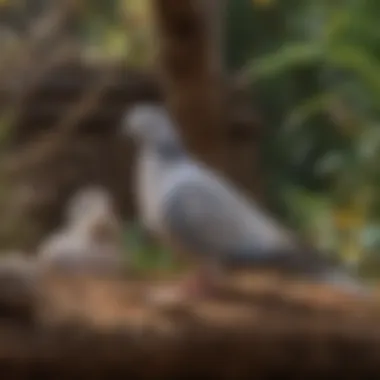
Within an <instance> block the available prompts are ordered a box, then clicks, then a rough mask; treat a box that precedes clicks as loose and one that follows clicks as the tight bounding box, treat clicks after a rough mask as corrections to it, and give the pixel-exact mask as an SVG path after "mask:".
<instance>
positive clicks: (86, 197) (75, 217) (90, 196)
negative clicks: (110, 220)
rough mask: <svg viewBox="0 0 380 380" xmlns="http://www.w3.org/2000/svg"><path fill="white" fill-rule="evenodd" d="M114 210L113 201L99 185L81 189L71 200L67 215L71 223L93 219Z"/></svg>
mask: <svg viewBox="0 0 380 380" xmlns="http://www.w3.org/2000/svg"><path fill="white" fill-rule="evenodd" d="M112 212H113V202H112V199H111V197H110V195H109V194H108V193H107V191H106V190H105V189H103V188H101V187H98V186H92V187H86V188H84V189H81V190H79V191H78V192H77V193H76V194H74V196H73V197H72V198H71V199H70V200H69V203H68V205H67V209H66V217H67V221H68V222H69V223H74V224H77V223H79V222H82V221H85V220H87V219H91V218H93V217H95V216H98V215H108V214H111V213H112Z"/></svg>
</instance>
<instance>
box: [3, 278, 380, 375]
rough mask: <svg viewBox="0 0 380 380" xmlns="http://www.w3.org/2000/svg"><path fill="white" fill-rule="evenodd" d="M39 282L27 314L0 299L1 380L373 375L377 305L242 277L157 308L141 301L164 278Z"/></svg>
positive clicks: (377, 368)
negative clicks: (205, 295)
mask: <svg viewBox="0 0 380 380" xmlns="http://www.w3.org/2000/svg"><path fill="white" fill-rule="evenodd" d="M49 277H50V278H47V277H46V278H45V279H44V280H43V281H41V283H40V288H39V290H40V291H39V293H38V296H37V297H36V294H35V293H31V295H33V297H32V298H31V300H32V301H31V304H30V306H31V308H30V309H31V310H33V312H30V310H29V313H26V312H25V310H26V309H25V308H24V313H21V312H19V313H18V314H17V315H16V314H15V313H14V312H13V313H12V309H14V307H15V306H14V305H15V302H14V301H13V302H12V303H10V302H9V297H8V295H9V292H8V293H6V295H7V297H4V296H3V295H4V289H5V287H3V288H2V289H3V290H1V291H0V306H1V308H0V317H1V320H0V337H1V340H0V341H1V344H0V347H1V349H0V375H1V376H2V378H4V379H5V378H7V379H8V378H19V379H23V378H38V379H40V380H41V379H52V378H58V377H59V378H79V376H93V377H95V378H97V379H103V378H104V379H106V378H114V379H117V378H129V377H133V378H137V379H139V378H141V379H142V378H145V379H147V378H165V379H172V378H178V376H186V375H187V376H189V375H194V376H210V377H211V376H212V377H214V376H215V377H216V378H221V379H251V378H257V379H264V378H270V377H271V376H276V375H278V376H286V375H288V376H292V377H291V378H294V377H297V378H299V377H302V378H303V377H306V376H311V375H315V374H318V375H319V374H320V375H324V376H338V375H344V376H345V378H358V379H359V378H361V377H363V376H365V375H372V376H373V378H376V377H377V376H379V375H380V365H379V362H380V361H379V359H380V324H379V319H378V318H379V310H378V306H377V305H376V304H375V303H374V302H370V301H363V300H360V299H355V298H353V297H352V296H351V297H350V296H348V295H345V294H343V293H339V292H338V291H335V292H334V291H332V289H327V288H322V287H317V286H311V285H310V286H306V284H299V283H293V284H291V283H285V282H283V281H281V280H280V279H274V278H271V277H270V276H267V275H258V274H256V275H251V274H250V275H245V276H239V277H234V278H232V277H231V278H230V279H227V281H226V283H225V285H224V286H223V288H220V292H219V295H218V296H216V297H215V298H214V299H213V300H207V301H206V300H205V301H202V302H201V301H198V302H183V303H182V304H179V303H177V304H172V305H168V306H166V307H164V306H158V305H153V304H149V303H147V302H146V301H144V294H146V293H145V292H146V291H147V290H148V289H149V288H152V287H154V288H158V287H159V286H170V285H172V284H173V283H174V282H175V280H170V281H169V280H165V282H164V281H163V280H162V279H161V280H151V281H149V282H148V281H142V280H129V281H126V280H122V279H119V280H116V279H113V280H112V279H94V278H92V279H91V278H80V277H76V278H75V277H71V278H70V277H67V278H64V277H61V278H59V277H56V276H55V277H51V276H49ZM13 282H14V279H13ZM2 284H5V283H4V281H2ZM23 296H24V298H25V294H24V295H23ZM9 316H12V319H10V318H9Z"/></svg>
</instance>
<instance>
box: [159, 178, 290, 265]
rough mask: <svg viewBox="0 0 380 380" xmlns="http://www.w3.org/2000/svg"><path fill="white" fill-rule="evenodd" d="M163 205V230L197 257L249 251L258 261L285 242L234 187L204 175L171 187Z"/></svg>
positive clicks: (275, 229)
mask: <svg viewBox="0 0 380 380" xmlns="http://www.w3.org/2000/svg"><path fill="white" fill-rule="evenodd" d="M163 203H164V206H163V208H162V209H163V211H162V212H163V214H162V222H163V226H164V228H165V229H166V231H167V232H168V233H169V234H170V235H171V236H172V237H173V238H174V240H176V242H177V244H180V245H182V246H184V247H185V249H187V250H190V251H192V252H198V253H199V254H200V255H205V256H207V255H215V256H219V257H223V255H239V252H249V255H250V259H251V260H252V261H255V260H257V262H259V261H260V260H264V261H265V260H267V252H268V254H270V253H269V252H274V250H273V248H274V247H276V246H278V245H281V244H282V243H284V242H285V240H284V239H282V236H283V235H282V232H281V233H280V232H279V231H277V226H275V225H271V224H270V223H271V222H270V220H269V219H266V218H265V215H261V214H260V212H259V211H257V213H256V210H255V209H254V208H250V206H249V204H248V203H247V204H246V203H245V202H243V201H242V200H241V199H240V198H239V194H238V193H237V192H235V191H234V189H233V188H229V187H228V186H226V185H225V184H224V183H223V181H220V180H219V179H218V178H216V177H213V176H209V175H208V174H207V173H206V175H203V176H202V175H200V176H198V177H195V178H189V179H188V180H183V181H181V182H180V183H177V184H176V185H175V186H172V187H171V188H170V190H168V191H167V193H166V195H165V197H164V200H163ZM255 254H258V256H257V257H256V258H255V257H254V255H255Z"/></svg>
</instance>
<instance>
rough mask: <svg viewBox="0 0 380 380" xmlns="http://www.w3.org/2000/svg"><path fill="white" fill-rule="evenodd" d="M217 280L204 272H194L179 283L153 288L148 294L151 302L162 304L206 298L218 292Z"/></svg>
mask: <svg viewBox="0 0 380 380" xmlns="http://www.w3.org/2000/svg"><path fill="white" fill-rule="evenodd" d="M216 291H217V286H216V281H213V280H212V279H211V278H210V277H208V276H205V275H204V274H203V273H201V274H199V273H196V274H195V275H194V274H192V275H191V276H189V277H187V278H185V279H184V280H182V281H181V282H180V283H179V284H175V285H171V286H169V287H164V288H161V289H157V288H155V289H153V290H152V291H151V292H149V294H148V300H149V302H150V303H154V304H160V305H169V304H170V305H173V304H182V303H187V302H192V301H197V300H204V299H207V298H210V297H212V296H213V295H215V294H216Z"/></svg>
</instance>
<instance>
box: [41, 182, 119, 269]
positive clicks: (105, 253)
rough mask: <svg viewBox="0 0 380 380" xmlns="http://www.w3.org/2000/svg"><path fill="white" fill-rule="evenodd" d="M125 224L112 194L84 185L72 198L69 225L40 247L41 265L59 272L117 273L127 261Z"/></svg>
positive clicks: (68, 211)
mask: <svg viewBox="0 0 380 380" xmlns="http://www.w3.org/2000/svg"><path fill="white" fill-rule="evenodd" d="M123 256H124V255H123V242H122V226H121V222H120V221H119V219H118V217H117V216H116V214H115V212H114V209H113V205H112V201H111V199H110V197H109V195H108V194H107V193H106V192H105V191H104V190H103V189H101V188H99V187H91V188H85V189H83V190H81V191H79V192H78V193H77V194H75V195H74V197H73V198H72V199H71V200H70V201H69V204H68V207H67V213H66V225H64V226H63V228H62V229H60V230H59V231H58V232H56V233H54V234H53V235H52V236H51V237H49V238H48V239H47V240H46V241H44V242H43V243H42V244H41V246H40V247H39V249H38V257H39V261H40V263H41V265H42V266H44V267H45V268H48V269H53V270H57V271H59V272H69V273H91V274H115V273H122V271H123V270H124V267H125V265H126V262H125V258H124V257H123Z"/></svg>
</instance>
